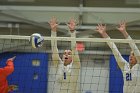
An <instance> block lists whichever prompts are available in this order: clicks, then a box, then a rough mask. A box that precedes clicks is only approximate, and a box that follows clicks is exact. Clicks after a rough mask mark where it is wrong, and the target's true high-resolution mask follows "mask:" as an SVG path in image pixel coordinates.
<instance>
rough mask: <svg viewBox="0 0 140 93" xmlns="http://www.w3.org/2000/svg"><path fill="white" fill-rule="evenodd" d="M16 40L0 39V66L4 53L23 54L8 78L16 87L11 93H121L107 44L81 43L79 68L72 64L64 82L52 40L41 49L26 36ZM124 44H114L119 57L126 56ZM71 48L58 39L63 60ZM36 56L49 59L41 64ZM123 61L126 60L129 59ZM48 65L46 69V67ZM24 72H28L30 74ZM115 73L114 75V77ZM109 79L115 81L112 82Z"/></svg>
mask: <svg viewBox="0 0 140 93" xmlns="http://www.w3.org/2000/svg"><path fill="white" fill-rule="evenodd" d="M15 38H16V37H15ZM15 38H12V39H9V37H6V36H5V37H4V38H1V39H0V46H1V47H0V51H1V55H3V56H1V60H2V61H1V67H3V66H4V64H5V62H6V59H7V58H9V57H10V56H9V54H6V53H7V52H8V53H9V52H10V53H14V54H15V55H18V53H24V54H22V55H20V56H17V59H19V60H18V62H16V63H15V64H16V65H15V71H14V73H13V74H12V75H11V76H9V78H8V81H9V84H10V85H17V86H18V89H16V90H14V91H13V93H20V92H21V93H27V92H28V93H121V92H120V91H122V90H118V89H119V88H120V87H121V86H123V85H122V84H120V83H117V82H118V81H119V79H118V78H122V77H119V76H118V74H117V75H116V74H115V73H117V71H118V70H119V71H120V68H119V67H118V65H116V64H115V63H116V62H115V61H114V63H113V64H112V65H111V64H110V63H111V59H110V58H111V56H112V55H113V53H112V51H111V48H110V47H109V46H108V45H107V43H106V42H101V41H99V42H98V41H96V42H93V41H92V42H90V40H89V41H82V42H83V44H84V50H82V51H80V52H79V54H78V55H79V57H80V65H81V66H80V68H78V67H79V64H75V63H74V64H73V66H72V70H71V73H66V79H64V74H63V73H62V74H60V73H58V71H59V70H61V68H59V65H60V63H59V60H53V59H52V51H51V42H50V40H51V39H52V40H53V38H49V40H47V37H46V39H45V41H44V44H43V46H42V47H40V48H36V49H34V48H32V47H31V44H30V43H29V40H28V38H29V37H25V38H22V39H20V38H18V39H17V38H16V39H15ZM116 41H117V39H116ZM118 41H119V40H118ZM124 41H125V40H124ZM124 41H122V42H121V43H118V42H117V43H115V44H116V46H117V48H118V50H119V51H120V53H121V55H125V56H128V55H129V53H130V51H131V48H130V46H129V44H128V42H129V41H127V40H126V42H125V43H123V42H124ZM107 42H111V41H107ZM136 45H137V46H138V47H139V45H140V44H139V43H138V41H137V44H136ZM70 46H71V42H70V41H66V40H65V39H61V40H58V44H57V47H58V49H59V56H60V58H62V55H63V52H64V50H65V49H70V48H71V47H70ZM52 47H55V46H52ZM112 48H113V47H112ZM26 53H35V56H33V58H32V55H26V56H25V54H26ZM39 53H45V54H46V53H47V54H48V57H46V56H43V59H41V60H43V61H40V60H38V59H37V58H38V57H40V56H41V55H39ZM3 57H4V58H3ZM21 59H22V61H21ZM29 59H34V60H30V61H31V66H30V62H29V63H28V62H26V61H27V60H29ZM125 59H126V60H127V61H128V58H125ZM47 60H48V62H47ZM41 62H42V63H43V62H44V63H43V65H41V64H42V63H41ZM75 62H76V61H75ZM23 63H24V64H23ZM77 63H78V62H77ZM17 64H18V65H17ZM20 64H22V65H20ZM47 64H48V66H45V65H47ZM34 68H36V69H34ZM47 69H48V70H47ZM113 71H114V72H113ZM26 72H30V75H28V74H27V73H26ZM112 72H113V73H112ZM31 74H32V76H31ZM114 74H115V75H116V76H114ZM121 74H122V73H121ZM25 78H28V79H25ZM112 79H114V80H113V81H111V80H112ZM112 82H113V83H112ZM114 82H115V83H114ZM122 83H123V80H122ZM112 86H114V87H115V88H113V87H112ZM137 87H139V86H138V85H137ZM121 88H123V87H121ZM118 91H119V92H118ZM127 93H129V92H127Z"/></svg>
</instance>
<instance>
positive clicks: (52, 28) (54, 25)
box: [49, 17, 58, 32]
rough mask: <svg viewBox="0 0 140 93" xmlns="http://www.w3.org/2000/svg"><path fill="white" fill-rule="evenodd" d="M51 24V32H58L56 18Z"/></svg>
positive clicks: (52, 19)
mask: <svg viewBox="0 0 140 93" xmlns="http://www.w3.org/2000/svg"><path fill="white" fill-rule="evenodd" d="M49 24H50V27H51V30H52V31H54V32H56V31H57V30H56V29H57V26H58V24H57V19H56V18H55V17H52V18H51V20H50V22H49Z"/></svg>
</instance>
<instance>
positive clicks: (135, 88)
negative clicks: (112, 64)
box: [97, 22, 140, 93]
mask: <svg viewBox="0 0 140 93" xmlns="http://www.w3.org/2000/svg"><path fill="white" fill-rule="evenodd" d="M117 29H118V30H119V31H120V32H121V33H122V34H123V35H124V37H125V38H126V39H132V38H131V37H130V36H129V34H128V33H127V32H126V23H125V22H121V23H120V24H119V27H118V28H117ZM97 31H98V32H99V33H100V34H101V35H102V37H104V38H105V39H110V37H109V36H108V34H107V33H106V26H103V25H102V24H98V26H97ZM107 44H108V45H109V47H110V48H111V50H112V52H113V54H114V56H115V59H116V61H117V63H118V65H119V67H120V69H121V71H122V73H123V80H124V85H123V93H140V64H139V62H140V51H139V49H138V47H137V46H136V44H135V43H134V42H131V43H129V45H130V47H131V49H132V51H131V52H130V56H129V62H127V61H126V60H125V59H124V58H123V57H122V56H121V54H120V52H119V50H118V48H117V46H116V45H115V43H114V42H107Z"/></svg>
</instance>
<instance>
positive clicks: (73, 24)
mask: <svg viewBox="0 0 140 93" xmlns="http://www.w3.org/2000/svg"><path fill="white" fill-rule="evenodd" d="M76 25H77V24H76V20H75V19H73V18H71V19H70V20H69V23H68V24H67V26H68V27H69V30H70V31H71V32H73V31H74V30H75V28H76Z"/></svg>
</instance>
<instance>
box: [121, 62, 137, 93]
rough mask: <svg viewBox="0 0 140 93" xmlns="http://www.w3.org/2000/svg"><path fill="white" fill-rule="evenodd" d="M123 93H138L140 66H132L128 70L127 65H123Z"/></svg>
mask: <svg viewBox="0 0 140 93" xmlns="http://www.w3.org/2000/svg"><path fill="white" fill-rule="evenodd" d="M123 79H124V93H133V92H134V93H137V92H136V91H140V90H139V89H140V64H136V65H134V66H133V67H132V68H131V69H130V65H129V64H125V66H124V71H123Z"/></svg>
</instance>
